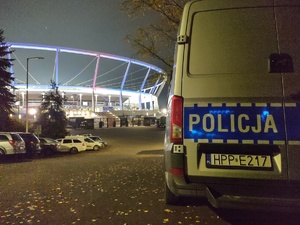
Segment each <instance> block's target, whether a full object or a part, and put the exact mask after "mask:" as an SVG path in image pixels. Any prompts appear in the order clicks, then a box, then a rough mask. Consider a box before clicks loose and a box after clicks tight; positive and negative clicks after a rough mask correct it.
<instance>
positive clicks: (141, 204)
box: [0, 127, 299, 225]
mask: <svg viewBox="0 0 300 225" xmlns="http://www.w3.org/2000/svg"><path fill="white" fill-rule="evenodd" d="M83 132H84V133H87V132H91V133H93V134H95V135H99V136H101V137H102V138H103V139H104V140H106V141H107V142H108V146H107V147H106V148H104V149H102V150H100V151H85V152H80V153H78V154H69V153H59V154H57V155H53V156H49V157H36V158H18V157H10V158H9V159H2V160H1V163H0V172H1V173H0V180H1V182H0V196H1V198H0V224H43V225H44V224H45V225H47V224H49V225H53V224H54V225H56V224H57V225H63V224H65V225H69V224H84V225H85V224H100V225H102V224H103V225H110V224H111V225H119V224H120V225H124V224H127V225H129V224H135V225H136V224H137V225H148V224H152V225H154V224H188V225H190V224H213V225H219V224H220V225H227V224H249V225H250V224H298V221H299V218H297V217H295V216H294V215H289V217H286V216H284V215H282V214H280V213H277V214H268V213H260V214H254V213H253V212H246V213H245V212H244V213H228V214H224V213H222V212H219V211H218V210H214V209H212V208H211V207H210V206H209V205H208V204H207V202H206V201H202V200H196V201H195V200H191V199H187V200H186V201H185V202H183V204H182V205H177V206H170V205H166V204H165V203H164V171H163V150H162V149H163V136H164V130H163V129H160V128H156V127H134V128H132V127H124V128H105V129H95V130H81V129H77V130H72V134H74V135H76V134H82V133H83Z"/></svg>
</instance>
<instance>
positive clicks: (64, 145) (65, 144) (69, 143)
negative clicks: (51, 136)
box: [57, 138, 86, 154]
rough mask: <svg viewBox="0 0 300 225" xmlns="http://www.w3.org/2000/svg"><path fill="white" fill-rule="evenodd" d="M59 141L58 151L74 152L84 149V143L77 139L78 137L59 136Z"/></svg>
mask: <svg viewBox="0 0 300 225" xmlns="http://www.w3.org/2000/svg"><path fill="white" fill-rule="evenodd" d="M57 141H58V142H59V143H60V148H59V149H58V151H59V152H70V153H71V154H75V153H78V152H82V151H85V150H86V144H85V142H84V141H81V140H79V139H78V138H61V139H57Z"/></svg>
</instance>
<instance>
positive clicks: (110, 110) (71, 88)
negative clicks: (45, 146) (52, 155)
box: [6, 42, 166, 128]
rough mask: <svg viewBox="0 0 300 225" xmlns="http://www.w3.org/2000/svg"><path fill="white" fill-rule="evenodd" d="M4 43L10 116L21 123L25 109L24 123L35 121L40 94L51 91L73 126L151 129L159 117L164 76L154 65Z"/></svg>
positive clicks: (85, 53)
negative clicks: (8, 65) (54, 90)
mask: <svg viewBox="0 0 300 225" xmlns="http://www.w3.org/2000/svg"><path fill="white" fill-rule="evenodd" d="M6 44H7V46H8V48H9V50H10V51H12V53H11V54H9V55H8V58H10V59H13V60H14V61H13V66H12V67H11V68H10V72H11V73H13V76H14V82H13V84H12V86H13V87H15V88H14V90H13V91H14V94H15V95H16V98H17V101H16V115H17V116H18V118H19V119H21V120H22V119H25V116H26V106H28V114H29V115H28V117H29V120H30V121H31V122H34V121H35V120H36V118H37V116H38V115H36V113H37V112H38V110H37V109H38V107H39V106H40V104H41V102H42V100H43V95H45V93H46V92H48V91H49V90H51V89H52V88H57V89H58V91H59V92H60V94H61V95H62V96H64V97H66V99H67V101H65V102H64V108H65V111H66V115H67V117H68V118H69V121H70V124H71V125H72V126H75V127H78V126H82V125H84V124H90V125H89V126H88V127H89V128H93V127H94V126H98V125H99V126H100V127H102V126H107V127H109V126H128V125H151V124H152V123H153V120H155V118H160V117H161V116H163V112H162V110H161V109H160V108H159V104H158V97H159V95H160V94H161V91H162V89H163V88H164V85H165V83H166V76H165V72H164V71H163V70H162V69H161V68H159V67H157V66H154V65H152V64H149V63H146V62H142V61H139V60H135V59H132V58H127V57H122V56H117V55H113V54H108V53H103V52H96V51H89V50H81V49H74V48H66V47H59V46H48V45H38V44H24V43H12V42H7V43H6ZM51 82H54V83H55V84H56V87H52V86H51ZM27 94H28V99H27ZM91 121H92V122H91ZM91 123H93V124H92V125H91Z"/></svg>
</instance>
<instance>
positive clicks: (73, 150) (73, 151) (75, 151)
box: [70, 147, 78, 154]
mask: <svg viewBox="0 0 300 225" xmlns="http://www.w3.org/2000/svg"><path fill="white" fill-rule="evenodd" d="M70 153H71V154H76V153H78V149H77V148H75V147H73V148H71V149H70Z"/></svg>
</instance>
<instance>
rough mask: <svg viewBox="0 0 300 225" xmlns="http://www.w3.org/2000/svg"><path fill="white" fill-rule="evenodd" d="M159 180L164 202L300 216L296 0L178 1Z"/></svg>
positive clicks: (299, 17)
mask: <svg viewBox="0 0 300 225" xmlns="http://www.w3.org/2000/svg"><path fill="white" fill-rule="evenodd" d="M165 177H166V203H168V204H175V203H177V202H178V201H179V200H180V198H181V197H187V196H189V197H191V196H192V197H202V198H207V199H208V201H209V202H210V203H211V204H212V205H213V206H214V207H216V208H251V209H259V210H260V209H261V210H286V211H292V210H297V211H299V210H300V1H298V0H276V1H274V0H259V1H258V0H253V1H249V0H238V1H219V0H201V1H191V2H188V3H187V4H186V6H185V8H184V11H183V16H182V21H181V25H180V27H179V31H178V40H177V45H176V52H175V62H174V69H173V74H172V78H171V81H170V91H169V98H168V116H167V125H166V135H165Z"/></svg>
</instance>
